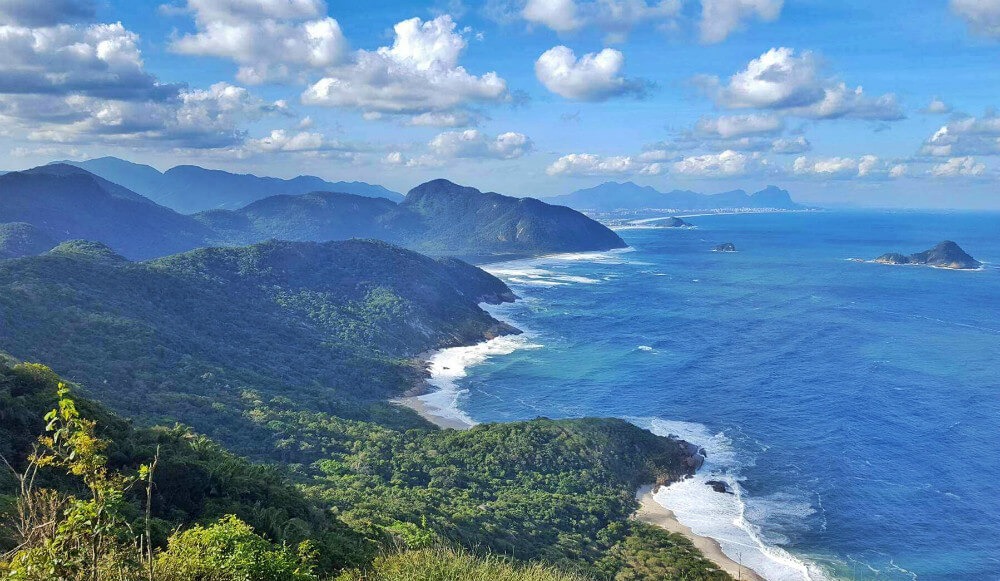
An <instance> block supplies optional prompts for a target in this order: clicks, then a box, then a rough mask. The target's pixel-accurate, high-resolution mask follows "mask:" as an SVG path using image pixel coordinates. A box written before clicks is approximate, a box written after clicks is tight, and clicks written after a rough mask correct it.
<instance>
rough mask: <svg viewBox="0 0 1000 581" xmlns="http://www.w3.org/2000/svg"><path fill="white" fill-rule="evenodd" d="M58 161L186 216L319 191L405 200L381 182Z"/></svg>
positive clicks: (105, 160)
mask: <svg viewBox="0 0 1000 581" xmlns="http://www.w3.org/2000/svg"><path fill="white" fill-rule="evenodd" d="M56 163H64V164H67V165H73V166H76V167H79V168H83V169H85V170H87V171H89V172H91V173H93V174H95V175H98V176H101V177H102V178H104V179H106V180H108V181H111V182H114V183H116V184H119V185H122V186H125V187H126V188H128V189H130V190H132V191H134V192H137V193H139V194H141V195H143V196H145V197H147V198H149V199H150V200H153V201H154V202H156V203H157V204H160V205H163V206H167V207H168V208H172V209H174V210H177V211H178V212H180V213H182V214H193V213H195V212H202V211H205V210H212V209H217V208H228V209H236V208H241V207H243V206H245V205H247V204H249V203H251V202H253V201H256V200H260V199H262V198H266V197H268V196H274V195H278V194H306V193H309V192H318V191H322V192H343V193H346V194H355V195H357V196H365V197H369V198H385V199H387V200H392V201H394V202H399V201H401V200H402V199H403V195H402V194H400V193H398V192H394V191H392V190H388V189H386V188H384V187H382V186H377V185H372V184H367V183H364V182H328V181H326V180H324V179H321V178H318V177H315V176H298V177H295V178H292V179H288V180H286V179H281V178H272V177H258V176H255V175H250V174H234V173H229V172H227V171H222V170H217V169H205V168H203V167H198V166H196V165H179V166H176V167H173V168H170V169H168V170H167V171H165V172H161V171H160V170H158V169H156V168H154V167H152V166H148V165H143V164H138V163H132V162H130V161H126V160H124V159H119V158H117V157H101V158H98V159H90V160H87V161H63V162H56Z"/></svg>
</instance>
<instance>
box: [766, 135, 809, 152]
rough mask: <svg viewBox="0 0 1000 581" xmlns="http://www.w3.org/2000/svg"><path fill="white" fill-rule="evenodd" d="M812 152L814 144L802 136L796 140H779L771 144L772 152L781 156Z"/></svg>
mask: <svg viewBox="0 0 1000 581" xmlns="http://www.w3.org/2000/svg"><path fill="white" fill-rule="evenodd" d="M811 150H812V144H811V143H809V140H808V139H806V138H805V137H802V136H801V135H800V136H798V137H795V138H791V139H788V138H784V137H782V138H779V139H775V140H774V141H773V142H771V151H773V152H774V153H780V154H794V153H805V152H807V151H811Z"/></svg>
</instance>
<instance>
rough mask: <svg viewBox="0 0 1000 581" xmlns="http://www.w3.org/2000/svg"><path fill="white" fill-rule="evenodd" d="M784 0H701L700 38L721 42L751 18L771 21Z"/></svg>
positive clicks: (776, 15) (704, 40)
mask: <svg viewBox="0 0 1000 581" xmlns="http://www.w3.org/2000/svg"><path fill="white" fill-rule="evenodd" d="M783 3H784V0H701V24H700V29H701V40H702V42H706V43H715V42H722V41H723V40H726V38H728V37H729V35H730V34H732V33H733V32H735V31H737V30H739V29H740V28H741V27H742V26H743V24H744V23H745V22H746V21H748V20H751V19H753V18H759V19H760V20H763V21H765V22H769V21H773V20H776V19H777V18H778V16H779V15H780V14H781V7H782V4H783Z"/></svg>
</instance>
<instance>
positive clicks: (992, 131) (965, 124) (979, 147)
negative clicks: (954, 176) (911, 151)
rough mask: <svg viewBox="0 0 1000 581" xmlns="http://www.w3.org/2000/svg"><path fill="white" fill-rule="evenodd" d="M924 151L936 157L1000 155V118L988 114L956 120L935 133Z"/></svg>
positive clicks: (928, 140) (926, 143) (922, 149)
mask: <svg viewBox="0 0 1000 581" xmlns="http://www.w3.org/2000/svg"><path fill="white" fill-rule="evenodd" d="M920 152H921V153H923V154H924V155H931V156H935V157H954V156H967V155H1000V117H998V116H997V115H996V114H994V113H988V114H987V115H985V116H983V117H963V118H961V119H953V120H952V121H949V122H948V123H947V124H945V125H944V126H942V127H941V128H940V129H938V130H937V131H936V132H934V135H932V136H931V137H930V138H929V139H927V141H925V142H924V145H923V147H922V148H921V150H920Z"/></svg>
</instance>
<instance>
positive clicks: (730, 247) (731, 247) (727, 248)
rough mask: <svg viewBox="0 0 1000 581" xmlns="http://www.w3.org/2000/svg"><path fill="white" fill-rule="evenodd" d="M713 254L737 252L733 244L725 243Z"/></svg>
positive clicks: (713, 250)
mask: <svg viewBox="0 0 1000 581" xmlns="http://www.w3.org/2000/svg"><path fill="white" fill-rule="evenodd" d="M712 252H736V245H735V244H733V243H732V242H723V243H722V244H719V245H718V246H716V247H715V248H713V249H712Z"/></svg>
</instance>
